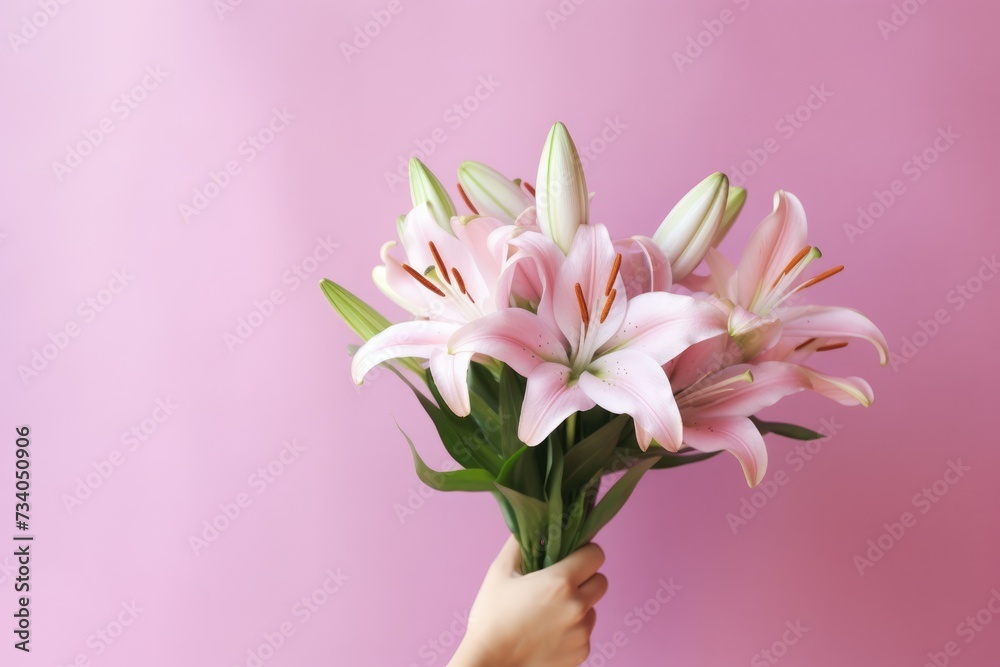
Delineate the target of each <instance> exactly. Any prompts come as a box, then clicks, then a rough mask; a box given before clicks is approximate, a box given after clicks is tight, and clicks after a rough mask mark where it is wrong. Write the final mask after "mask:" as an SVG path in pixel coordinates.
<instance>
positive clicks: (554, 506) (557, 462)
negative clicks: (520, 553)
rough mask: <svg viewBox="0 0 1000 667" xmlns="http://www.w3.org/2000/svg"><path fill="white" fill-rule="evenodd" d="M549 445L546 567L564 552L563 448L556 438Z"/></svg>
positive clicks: (546, 484) (546, 481) (546, 488)
mask: <svg viewBox="0 0 1000 667" xmlns="http://www.w3.org/2000/svg"><path fill="white" fill-rule="evenodd" d="M547 445H548V465H547V469H548V472H547V476H546V479H545V491H546V499H547V501H548V506H549V521H548V531H547V536H546V537H547V539H546V541H545V562H544V566H545V567H548V566H549V565H552V564H553V563H555V562H556V561H557V560H559V555H560V553H561V552H562V529H563V493H562V488H563V464H564V461H563V451H562V446H561V445H560V444H559V442H558V441H557V440H556V439H555V438H552V437H550V438H549V439H548V442H547Z"/></svg>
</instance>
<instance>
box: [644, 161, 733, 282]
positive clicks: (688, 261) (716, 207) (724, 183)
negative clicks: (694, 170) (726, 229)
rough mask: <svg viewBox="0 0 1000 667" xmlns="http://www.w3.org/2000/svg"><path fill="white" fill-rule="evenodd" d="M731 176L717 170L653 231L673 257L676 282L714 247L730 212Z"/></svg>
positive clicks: (655, 239)
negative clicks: (726, 215)
mask: <svg viewBox="0 0 1000 667" xmlns="http://www.w3.org/2000/svg"><path fill="white" fill-rule="evenodd" d="M728 194H729V179H728V178H727V177H726V175H725V174H722V173H719V172H716V173H714V174H712V175H711V176H709V177H708V178H706V179H705V180H703V181H702V182H701V183H699V184H698V185H696V186H694V188H692V189H691V191H690V192H688V193H687V194H686V195H684V197H683V198H682V199H681V200H680V201H679V202H678V203H677V205H676V206H674V208H673V210H671V211H670V213H668V214H667V217H666V218H665V219H664V220H663V222H662V223H660V227H659V229H657V230H656V233H655V234H653V241H654V242H656V244H657V245H659V246H660V247H661V248H662V249H663V252H664V253H666V255H667V258H668V259H669V260H670V269H671V272H672V274H673V279H674V281H675V282H677V281H679V280H682V279H683V278H684V277H685V276H686V275H688V274H689V273H691V272H692V271H694V270H695V269H696V268H697V267H698V265H699V264H701V260H702V259H704V257H705V253H706V252H708V249H709V248H711V247H712V241H713V240H715V236H716V234H717V233H718V230H719V226H720V225H721V223H722V219H723V216H724V214H725V212H726V200H727V198H728Z"/></svg>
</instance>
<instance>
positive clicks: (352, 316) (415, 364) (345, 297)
mask: <svg viewBox="0 0 1000 667" xmlns="http://www.w3.org/2000/svg"><path fill="white" fill-rule="evenodd" d="M319 286H320V289H322V290H323V294H325V295H326V298H327V300H328V301H329V302H330V305H331V306H333V309H334V310H335V311H337V314H338V315H340V318H341V319H342V320H344V322H345V323H346V324H347V326H349V327H350V328H351V331H353V332H354V333H356V334H357V335H358V336H360V338H361V340H363V341H365V342H367V341H368V340H369V339H371V338H372V337H373V336H375V335H376V334H379V333H381V332H383V331H385V330H386V329H387V328H389V326H390V325H391V323H390V322H389V320H387V319H386V318H385V316H384V315H382V314H381V313H379V312H378V311H377V310H375V309H374V308H372V307H371V306H369V305H368V304H367V303H365V302H364V301H363V300H362V299H361V298H359V297H358V296H356V295H355V294H353V293H351V292H350V291H348V290H346V289H344V288H343V287H341V286H340V285H338V284H337V283H335V282H333V281H332V280H327V279H326V278H324V279H323V280H321V281H320V283H319ZM396 363H398V364H400V365H401V366H403V367H404V368H407V369H409V370H411V371H413V372H414V373H416V374H418V375H420V376H423V374H424V369H423V368H422V367H421V366H420V362H419V361H417V360H416V359H414V358H412V357H403V358H400V359H397V360H396Z"/></svg>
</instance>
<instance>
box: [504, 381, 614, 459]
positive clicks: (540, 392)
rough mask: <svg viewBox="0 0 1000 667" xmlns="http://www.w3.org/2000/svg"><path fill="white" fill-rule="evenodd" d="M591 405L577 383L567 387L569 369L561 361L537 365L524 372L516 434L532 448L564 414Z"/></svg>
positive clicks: (559, 421)
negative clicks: (525, 378) (521, 400)
mask: <svg viewBox="0 0 1000 667" xmlns="http://www.w3.org/2000/svg"><path fill="white" fill-rule="evenodd" d="M594 405H595V404H594V400H593V399H592V398H590V397H589V396H588V395H587V394H586V393H584V391H583V389H582V388H581V387H580V385H579V383H573V384H572V386H570V370H569V368H567V367H566V366H564V365H563V364H553V363H544V364H540V365H538V366H537V367H536V368H535V369H534V370H533V371H531V373H530V374H529V375H528V382H527V384H526V385H525V390H524V405H523V406H522V408H521V421H520V422H519V423H518V427H517V437H518V438H519V439H520V440H521V442H523V443H524V444H526V445H528V446H529V447H534V446H535V445H537V444H539V443H540V442H542V441H543V440H545V438H547V437H548V435H549V434H550V433H552V431H554V430H555V429H556V427H558V426H559V424H561V423H562V422H563V421H564V420H565V419H566V418H567V417H569V416H570V415H572V414H574V413H576V412H583V411H586V410H589V409H591V408H592V407H594Z"/></svg>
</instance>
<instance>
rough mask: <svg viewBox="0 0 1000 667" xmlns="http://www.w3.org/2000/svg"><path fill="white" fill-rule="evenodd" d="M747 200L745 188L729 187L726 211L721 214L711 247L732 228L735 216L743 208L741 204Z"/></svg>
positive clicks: (715, 245)
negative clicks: (720, 220)
mask: <svg viewBox="0 0 1000 667" xmlns="http://www.w3.org/2000/svg"><path fill="white" fill-rule="evenodd" d="M746 201H747V191H746V188H729V198H728V199H727V200H726V212H725V213H724V214H723V215H722V222H721V223H719V231H717V232H716V233H715V239H714V240H713V241H712V247H713V248H715V247H717V246H718V245H719V244H720V243H722V239H724V238H726V234H728V233H729V230H730V229H732V227H733V223H734V222H736V216H738V215H739V214H740V211H742V210H743V204H745V203H746Z"/></svg>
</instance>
